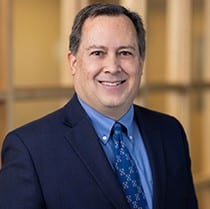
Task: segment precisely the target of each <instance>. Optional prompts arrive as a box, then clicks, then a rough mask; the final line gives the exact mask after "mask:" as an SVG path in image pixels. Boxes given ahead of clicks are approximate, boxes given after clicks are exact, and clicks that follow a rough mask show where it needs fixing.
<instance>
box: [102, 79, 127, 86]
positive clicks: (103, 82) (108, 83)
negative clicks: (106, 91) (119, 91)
mask: <svg viewBox="0 0 210 209" xmlns="http://www.w3.org/2000/svg"><path fill="white" fill-rule="evenodd" d="M99 83H100V84H102V85H104V86H111V87H114V86H119V85H121V84H123V83H125V80H122V81H115V82H110V81H99Z"/></svg>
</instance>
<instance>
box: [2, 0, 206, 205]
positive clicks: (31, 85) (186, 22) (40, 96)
mask: <svg viewBox="0 0 210 209" xmlns="http://www.w3.org/2000/svg"><path fill="white" fill-rule="evenodd" d="M92 2H95V1H94V0H69V1H66V0H45V1H42V0H30V1H28V0H1V1H0V147H1V144H2V141H3V138H4V136H5V134H6V133H7V132H8V131H9V130H11V129H14V128H16V127H18V126H20V125H22V124H24V123H27V122H29V121H31V120H34V119H36V118H38V117H41V116H43V115H45V114H46V113H49V112H51V111H53V110H55V109H56V108H58V107H60V106H62V105H63V104H64V103H65V102H66V101H67V100H68V99H69V98H70V97H71V95H72V94H73V88H72V78H71V76H70V72H69V70H68V66H67V60H66V58H67V56H66V55H67V52H68V36H69V33H70V31H71V25H72V21H73V18H74V16H75V14H76V13H77V12H78V10H80V9H81V8H82V7H83V6H85V5H87V4H88V3H92ZM101 2H115V3H120V4H122V5H124V6H126V7H128V8H130V9H132V10H135V11H136V12H138V13H139V14H141V16H142V18H143V20H144V24H145V28H146V31H147V55H146V64H145V68H144V75H143V81H142V84H141V87H140V91H139V95H138V97H137V98H136V103H138V104H141V105H143V106H146V107H149V108H152V109H155V110H157V111H161V112H165V113H168V114H171V115H173V116H175V117H177V118H178V119H179V120H180V121H181V123H182V124H183V126H184V128H185V130H186V133H187V136H188V140H189V146H190V151H191V158H192V171H193V176H194V180H195V185H196V191H197V194H198V199H199V204H200V209H210V0H118V1H117V0H116V1H111V0H110V1H108V0H106V1H101Z"/></svg>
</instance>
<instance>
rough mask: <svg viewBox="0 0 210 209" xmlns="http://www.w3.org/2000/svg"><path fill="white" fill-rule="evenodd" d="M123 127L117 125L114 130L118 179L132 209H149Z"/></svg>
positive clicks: (115, 163)
mask: <svg viewBox="0 0 210 209" xmlns="http://www.w3.org/2000/svg"><path fill="white" fill-rule="evenodd" d="M122 129H123V126H122V125H121V124H120V123H117V122H116V123H115V124H114V126H113V128H112V139H113V142H114V153H115V162H114V166H115V169H116V174H117V177H118V179H119V181H120V183H121V185H122V188H123V191H124V193H125V196H126V199H127V201H128V203H129V205H130V208H131V209H134V208H135V209H148V206H147V201H146V198H145V195H144V192H143V188H142V186H141V183H140V179H139V175H138V171H137V167H136V165H135V162H134V160H133V159H132V157H131V155H130V153H129V151H128V149H127V147H126V146H125V143H124V142H123V132H122Z"/></svg>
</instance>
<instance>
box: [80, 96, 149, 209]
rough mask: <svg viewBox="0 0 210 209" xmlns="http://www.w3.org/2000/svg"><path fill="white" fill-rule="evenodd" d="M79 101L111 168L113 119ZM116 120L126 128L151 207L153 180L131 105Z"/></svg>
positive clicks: (130, 150) (129, 143)
mask: <svg viewBox="0 0 210 209" xmlns="http://www.w3.org/2000/svg"><path fill="white" fill-rule="evenodd" d="M79 101H80V103H81V105H82V107H83V108H84V110H85V111H86V113H87V114H88V116H89V117H90V119H91V121H92V124H93V126H94V128H95V131H96V133H97V135H98V137H99V139H100V143H101V145H102V147H103V149H104V152H105V153H106V156H107V158H108V160H109V162H110V164H111V166H112V168H113V169H114V166H113V162H114V152H113V150H114V149H113V143H112V140H110V132H111V129H112V126H113V125H114V123H115V121H114V120H113V119H111V118H109V117H107V116H105V115H103V114H101V113H99V112H97V111H96V110H95V109H93V108H91V107H90V106H88V105H87V104H86V103H85V102H84V101H82V100H81V99H80V98H79ZM118 122H120V123H121V124H123V125H124V126H125V127H126V128H127V134H128V137H126V139H125V142H126V145H127V147H128V150H129V152H130V154H131V156H132V158H133V159H134V161H135V163H136V166H137V169H138V172H139V176H140V180H141V184H142V187H143V190H144V193H145V196H146V199H147V203H148V206H149V209H152V199H153V198H152V197H153V189H152V184H153V181H152V174H151V168H150V164H149V160H148V156H147V152H146V149H145V146H144V143H143V140H142V136H141V133H140V131H139V128H138V126H137V124H136V122H135V120H134V107H133V105H132V106H131V107H130V109H129V111H128V112H127V113H126V114H125V115H123V117H122V118H120V120H118Z"/></svg>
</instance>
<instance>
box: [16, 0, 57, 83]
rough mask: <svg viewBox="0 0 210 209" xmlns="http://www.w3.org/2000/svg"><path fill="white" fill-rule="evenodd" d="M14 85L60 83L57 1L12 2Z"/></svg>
mask: <svg viewBox="0 0 210 209" xmlns="http://www.w3.org/2000/svg"><path fill="white" fill-rule="evenodd" d="M13 10H14V16H13V24H14V31H13V32H14V34H13V35H14V36H13V39H14V40H13V42H14V83H15V86H36V85H42V86H43V85H52V84H58V83H59V35H60V34H59V33H60V14H59V12H60V1H59V0H45V1H42V0H36V1H26V0H14V8H13Z"/></svg>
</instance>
